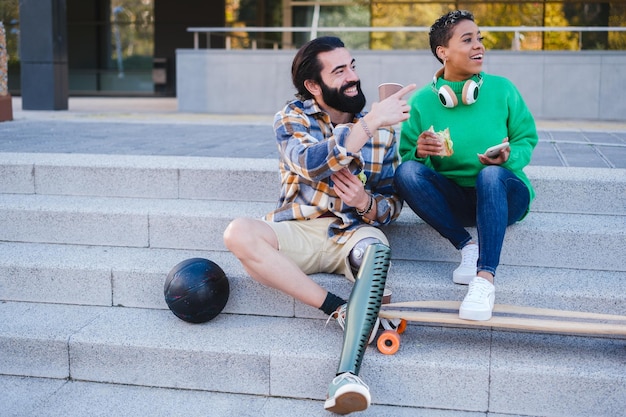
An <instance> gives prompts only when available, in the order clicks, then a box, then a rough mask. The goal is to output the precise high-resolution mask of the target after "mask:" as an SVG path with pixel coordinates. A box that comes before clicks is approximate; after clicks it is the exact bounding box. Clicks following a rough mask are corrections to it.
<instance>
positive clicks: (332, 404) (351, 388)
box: [324, 372, 372, 414]
mask: <svg viewBox="0 0 626 417" xmlns="http://www.w3.org/2000/svg"><path fill="white" fill-rule="evenodd" d="M371 402H372V397H371V396H370V389H369V387H368V386H367V385H366V384H365V383H364V382H363V380H361V378H359V377H358V376H356V375H354V374H351V373H349V372H345V373H343V374H339V375H338V376H336V377H335V378H334V379H333V380H332V382H331V383H330V385H329V386H328V394H327V395H326V402H324V408H325V409H326V410H328V411H331V412H333V413H337V414H350V413H353V412H355V411H363V410H366V409H367V407H369V405H370V403H371Z"/></svg>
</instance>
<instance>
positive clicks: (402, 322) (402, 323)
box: [396, 319, 407, 334]
mask: <svg viewBox="0 0 626 417" xmlns="http://www.w3.org/2000/svg"><path fill="white" fill-rule="evenodd" d="M406 325H407V322H406V320H405V319H402V320H400V324H398V328H397V329H396V331H397V332H398V334H402V333H404V331H405V330H406Z"/></svg>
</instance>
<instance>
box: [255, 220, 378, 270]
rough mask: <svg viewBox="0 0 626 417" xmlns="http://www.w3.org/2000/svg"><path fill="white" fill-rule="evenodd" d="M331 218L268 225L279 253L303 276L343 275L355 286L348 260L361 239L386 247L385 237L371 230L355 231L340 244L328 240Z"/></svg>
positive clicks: (376, 229) (368, 228)
mask: <svg viewBox="0 0 626 417" xmlns="http://www.w3.org/2000/svg"><path fill="white" fill-rule="evenodd" d="M335 220H336V219H335V218H332V217H323V218H317V219H313V220H294V221H284V222H268V221H266V222H265V223H267V224H268V225H269V226H270V227H271V228H272V229H273V230H274V233H276V237H277V238H278V250H279V251H280V252H281V253H283V254H285V255H286V256H288V257H289V258H290V259H292V260H293V261H294V262H295V263H296V265H298V267H300V269H301V270H302V271H303V272H304V273H305V274H307V275H308V274H315V273H318V272H326V273H331V274H343V275H345V276H346V278H348V279H349V280H350V281H352V282H354V275H353V274H352V270H351V269H350V261H349V260H348V256H349V255H350V251H351V250H352V248H353V247H354V245H356V244H357V243H358V242H359V241H360V240H361V239H364V238H366V237H375V238H377V239H379V240H380V241H381V242H383V243H384V244H386V245H389V241H388V240H387V237H386V236H385V234H384V233H383V232H382V231H381V230H380V229H378V228H377V227H373V226H362V227H360V228H358V229H357V230H356V231H355V232H354V233H353V234H352V236H350V239H348V241H347V242H345V243H343V244H339V243H335V242H334V241H333V240H332V239H329V238H328V227H329V226H330V224H331V223H332V222H333V221H335Z"/></svg>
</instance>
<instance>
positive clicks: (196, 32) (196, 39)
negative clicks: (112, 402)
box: [187, 26, 626, 49]
mask: <svg viewBox="0 0 626 417" xmlns="http://www.w3.org/2000/svg"><path fill="white" fill-rule="evenodd" d="M429 30H430V27H429V26H395V27H390V26H387V27H373V26H359V27H344V26H329V27H319V26H317V27H292V26H290V27H284V26H283V27H267V26H243V27H189V28H187V32H192V33H193V48H194V49H199V48H200V34H201V33H206V37H207V47H210V46H211V39H210V36H211V34H212V33H229V32H258V33H274V32H292V33H311V37H315V36H316V33H317V32H369V33H372V32H425V33H428V31H429ZM480 30H481V32H514V33H515V36H516V38H517V37H519V34H520V33H522V32H578V33H579V39H580V37H581V36H582V32H626V26H481V27H480ZM579 44H580V43H579ZM276 48H277V43H276V42H274V49H276ZM226 49H230V42H229V39H228V37H227V47H226ZM253 49H256V42H254V41H253Z"/></svg>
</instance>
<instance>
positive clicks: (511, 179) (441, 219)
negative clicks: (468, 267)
mask: <svg viewBox="0 0 626 417" xmlns="http://www.w3.org/2000/svg"><path fill="white" fill-rule="evenodd" d="M394 183H395V187H396V190H397V191H398V193H399V194H400V196H401V197H402V198H403V199H404V201H406V202H407V204H408V205H409V207H411V209H412V210H413V211H414V212H415V214H417V215H418V216H419V217H421V218H422V220H424V221H425V222H426V223H428V224H429V225H430V226H432V227H433V228H434V229H435V230H436V231H437V232H439V234H441V236H443V237H445V238H446V239H448V240H449V241H450V243H452V244H453V245H454V247H455V248H457V249H462V248H463V247H464V246H465V245H466V244H467V243H468V242H470V241H471V240H472V236H471V235H470V234H469V232H468V231H467V230H465V227H468V226H476V229H477V230H478V242H479V245H478V246H479V251H480V254H479V259H478V271H486V272H489V273H491V274H492V275H494V276H495V274H496V268H497V267H498V264H499V263H500V252H501V251H502V242H503V241H504V233H505V231H506V228H507V226H509V225H511V224H513V223H515V222H517V221H518V220H520V219H521V218H522V217H524V215H525V214H526V212H527V211H528V205H529V204H530V193H529V191H528V188H527V187H526V185H525V184H524V183H523V182H522V181H521V180H520V179H519V178H517V177H516V176H515V175H514V174H513V173H512V172H511V171H509V170H507V169H505V168H502V167H500V166H497V165H489V166H485V168H483V169H482V170H481V171H480V173H479V174H478V177H477V178H476V187H475V188H471V187H461V186H459V185H457V184H456V183H455V182H453V181H452V180H449V179H448V178H446V177H444V176H443V175H441V174H439V173H438V172H436V171H434V170H433V169H431V168H428V167H427V166H426V165H424V164H422V163H420V162H417V161H406V162H403V163H402V164H400V166H399V167H398V169H397V171H396V174H395V178H394Z"/></svg>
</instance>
